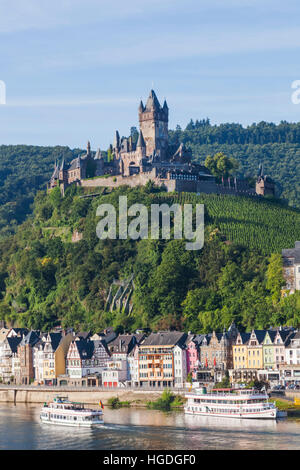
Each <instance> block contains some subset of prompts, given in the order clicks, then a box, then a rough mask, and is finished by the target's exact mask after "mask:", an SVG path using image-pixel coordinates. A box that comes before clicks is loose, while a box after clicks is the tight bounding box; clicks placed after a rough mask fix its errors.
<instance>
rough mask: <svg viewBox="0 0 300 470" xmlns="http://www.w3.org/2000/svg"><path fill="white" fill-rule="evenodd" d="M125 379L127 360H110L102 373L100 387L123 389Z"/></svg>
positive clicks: (126, 375)
mask: <svg viewBox="0 0 300 470" xmlns="http://www.w3.org/2000/svg"><path fill="white" fill-rule="evenodd" d="M127 377H128V369H127V360H124V359H117V360H112V361H109V362H108V363H107V365H106V367H105V369H104V370H103V371H102V385H103V386H104V387H121V386H122V387H125V386H126V383H127Z"/></svg>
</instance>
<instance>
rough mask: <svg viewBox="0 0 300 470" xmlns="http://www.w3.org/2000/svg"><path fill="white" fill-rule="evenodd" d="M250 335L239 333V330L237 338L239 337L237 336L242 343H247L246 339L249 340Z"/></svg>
mask: <svg viewBox="0 0 300 470" xmlns="http://www.w3.org/2000/svg"><path fill="white" fill-rule="evenodd" d="M250 336H251V333H241V332H240V333H239V334H238V335H237V338H239V337H240V338H241V340H242V344H247V343H248V341H249V339H250Z"/></svg>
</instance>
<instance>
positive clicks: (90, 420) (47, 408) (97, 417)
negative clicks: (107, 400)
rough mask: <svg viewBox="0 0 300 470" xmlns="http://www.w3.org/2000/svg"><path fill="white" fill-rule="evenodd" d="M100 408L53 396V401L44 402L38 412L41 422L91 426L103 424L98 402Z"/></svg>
mask: <svg viewBox="0 0 300 470" xmlns="http://www.w3.org/2000/svg"><path fill="white" fill-rule="evenodd" d="M99 405H100V409H99V410H93V409H89V408H85V405H84V404H83V403H76V402H72V401H69V400H68V397H59V396H57V397H55V398H54V400H53V402H51V403H44V406H43V407H42V409H41V412H40V419H41V421H42V422H43V423H50V424H60V425H63V426H80V427H81V426H82V427H91V426H96V425H99V424H103V423H104V420H103V411H102V409H103V405H102V402H101V401H100V402H99Z"/></svg>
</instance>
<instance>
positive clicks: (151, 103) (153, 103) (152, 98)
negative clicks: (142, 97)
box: [146, 90, 160, 110]
mask: <svg viewBox="0 0 300 470" xmlns="http://www.w3.org/2000/svg"><path fill="white" fill-rule="evenodd" d="M146 109H147V110H150V109H160V104H159V101H158V99H157V96H156V94H155V92H154V90H151V91H150V94H149V98H148V100H147V104H146Z"/></svg>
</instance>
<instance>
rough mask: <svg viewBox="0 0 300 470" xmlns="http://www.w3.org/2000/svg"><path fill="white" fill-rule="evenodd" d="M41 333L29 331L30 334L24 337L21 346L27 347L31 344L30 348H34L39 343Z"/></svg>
mask: <svg viewBox="0 0 300 470" xmlns="http://www.w3.org/2000/svg"><path fill="white" fill-rule="evenodd" d="M39 339H40V337H39V332H36V331H33V330H32V331H29V333H28V334H27V335H26V336H24V337H23V339H22V341H21V342H20V346H25V345H26V344H30V346H34V345H35V344H36V343H37V342H38V341H39Z"/></svg>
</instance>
